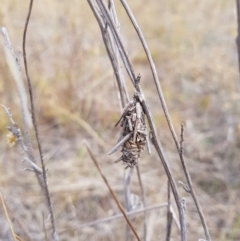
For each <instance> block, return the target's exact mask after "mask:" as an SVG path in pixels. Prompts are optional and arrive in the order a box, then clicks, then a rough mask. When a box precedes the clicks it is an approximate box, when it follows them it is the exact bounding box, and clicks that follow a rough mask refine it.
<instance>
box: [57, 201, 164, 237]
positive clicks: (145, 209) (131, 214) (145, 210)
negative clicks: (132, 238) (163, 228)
mask: <svg viewBox="0 0 240 241" xmlns="http://www.w3.org/2000/svg"><path fill="white" fill-rule="evenodd" d="M167 205H168V204H167V203H163V204H160V205H159V204H157V205H152V206H149V207H146V208H143V209H137V210H133V211H130V212H126V215H127V216H128V217H131V216H134V215H136V214H139V213H142V212H147V211H151V210H154V209H158V208H162V207H167ZM122 217H124V216H123V214H122V213H119V214H117V215H114V216H111V217H108V218H103V219H99V220H95V221H93V222H89V223H85V224H82V225H77V226H75V227H72V228H68V229H65V230H63V231H61V232H60V234H63V233H66V232H69V231H74V230H77V229H81V228H84V227H90V226H95V225H99V224H101V223H105V222H109V221H112V220H116V219H119V218H122Z"/></svg>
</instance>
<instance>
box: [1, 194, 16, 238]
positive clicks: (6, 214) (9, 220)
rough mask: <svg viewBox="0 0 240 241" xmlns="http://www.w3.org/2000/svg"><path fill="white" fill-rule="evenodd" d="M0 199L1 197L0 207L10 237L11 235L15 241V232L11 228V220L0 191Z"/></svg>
mask: <svg viewBox="0 0 240 241" xmlns="http://www.w3.org/2000/svg"><path fill="white" fill-rule="evenodd" d="M0 199H1V203H2V207H3V210H4V213H5V216H6V219H7V222H8V225H9V228H10V231H11V234H12V237H13V239H14V241H17V239H16V234H15V232H14V230H13V226H12V222H11V219H10V218H9V215H8V211H7V208H6V205H5V202H4V199H3V196H2V193H1V192H0Z"/></svg>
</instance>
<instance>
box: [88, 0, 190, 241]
mask: <svg viewBox="0 0 240 241" xmlns="http://www.w3.org/2000/svg"><path fill="white" fill-rule="evenodd" d="M96 1H97V4H98V7H99V9H97V8H96V5H94V4H93V1H92V0H88V3H89V5H90V7H91V9H92V10H93V13H94V15H95V17H96V19H97V21H98V24H99V27H100V28H101V29H102V28H103V25H102V22H107V23H108V25H109V27H110V29H111V31H112V34H113V36H114V39H115V41H116V45H117V47H118V48H119V52H120V53H121V58H122V61H123V63H124V65H125V67H126V70H127V73H128V74H129V77H130V79H131V80H132V83H133V85H134V86H135V88H136V90H137V92H138V93H139V96H141V99H142V103H141V104H142V106H143V109H144V112H145V114H146V116H147V119H148V123H149V127H150V132H151V135H152V142H153V145H154V146H155V149H156V151H157V153H158V155H159V158H160V160H161V161H162V165H163V167H164V169H165V172H166V174H167V176H168V179H169V182H170V185H171V188H172V191H173V195H174V198H175V201H176V204H177V208H178V212H179V218H180V226H181V240H182V241H185V240H186V236H185V233H184V230H183V225H184V220H183V213H182V208H181V203H180V199H179V195H178V191H177V187H176V184H175V180H174V178H173V175H172V173H171V170H170V168H169V166H168V162H167V159H166V157H165V154H164V152H163V149H162V146H161V144H160V142H159V140H158V137H157V131H156V127H155V124H154V121H153V118H152V113H151V111H150V108H149V107H148V104H147V103H146V100H145V98H144V94H143V91H142V89H141V88H140V85H139V81H138V80H137V78H136V77H135V74H134V71H133V67H132V64H131V61H130V59H129V58H128V55H127V53H126V50H125V48H124V46H123V43H122V41H121V38H120V36H119V34H118V33H117V31H116V29H115V26H114V24H113V22H112V19H111V17H110V15H109V12H108V10H107V9H106V7H105V5H104V4H103V2H102V1H101V0H96ZM99 10H100V11H101V14H100V15H99ZM101 17H102V18H103V20H101Z"/></svg>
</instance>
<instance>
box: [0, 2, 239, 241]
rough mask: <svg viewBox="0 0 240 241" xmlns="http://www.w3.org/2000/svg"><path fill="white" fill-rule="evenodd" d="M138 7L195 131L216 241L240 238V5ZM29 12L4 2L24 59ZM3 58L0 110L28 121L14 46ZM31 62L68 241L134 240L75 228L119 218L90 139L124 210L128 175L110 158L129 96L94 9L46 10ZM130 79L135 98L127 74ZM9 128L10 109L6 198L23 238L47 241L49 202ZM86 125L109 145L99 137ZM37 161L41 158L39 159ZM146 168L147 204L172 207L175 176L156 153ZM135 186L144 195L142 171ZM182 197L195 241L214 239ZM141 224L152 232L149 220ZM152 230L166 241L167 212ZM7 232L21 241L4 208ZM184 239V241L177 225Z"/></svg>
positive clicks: (165, 139) (2, 121)
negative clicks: (122, 103) (11, 58)
mask: <svg viewBox="0 0 240 241" xmlns="http://www.w3.org/2000/svg"><path fill="white" fill-rule="evenodd" d="M129 5H130V7H131V8H132V11H133V13H134V15H135V17H136V19H137V21H138V23H139V25H140V27H141V29H142V31H143V33H144V35H145V38H146V40H147V42H148V45H149V48H150V50H151V53H152V56H153V59H154V61H155V64H156V67H157V71H158V74H159V78H160V82H161V85H162V88H163V92H164V95H165V98H166V102H167V105H168V107H169V110H170V114H171V117H172V119H173V124H174V126H175V128H176V130H177V133H178V135H179V132H180V125H181V123H182V122H184V123H185V127H186V131H185V142H184V144H185V156H186V160H187V165H188V168H189V172H190V174H191V177H192V179H193V182H194V186H195V189H196V192H197V194H198V197H199V200H200V202H201V204H202V208H203V211H204V213H205V216H206V220H207V223H208V226H209V229H210V233H211V236H212V240H219V241H220V240H221V241H225V240H229V241H230V240H240V208H239V198H240V189H239V184H240V161H239V154H240V151H239V146H240V107H239V106H240V105H239V101H240V95H239V90H240V86H239V83H240V82H239V73H238V65H237V50H236V44H235V37H236V35H237V33H236V29H237V26H236V10H235V2H234V1H229V0H201V1H197V0H185V1H174V0H162V1H153V0H150V1H143V0H138V1H136V0H135V1H133V0H131V1H129ZM116 8H117V13H118V16H119V21H120V23H121V34H122V37H123V41H124V44H125V45H126V48H127V50H128V53H129V56H130V58H131V59H132V61H133V64H134V67H135V72H136V73H141V75H142V86H143V89H144V91H145V94H146V98H147V99H148V100H149V102H150V106H151V110H152V111H153V113H154V118H155V121H156V125H157V129H158V133H159V137H160V140H161V142H162V145H163V147H164V150H165V152H166V154H167V158H168V160H169V163H170V165H171V169H172V171H173V173H174V177H175V179H176V180H177V181H178V180H181V181H183V182H184V181H185V180H184V176H183V172H182V169H181V166H180V161H179V159H178V156H177V153H176V151H175V147H174V143H173V141H172V138H171V136H170V134H169V130H168V127H167V123H166V120H165V118H164V115H163V112H162V109H161V105H160V103H159V100H158V98H157V93H156V90H155V86H154V83H153V79H152V75H151V72H150V68H149V66H148V62H147V60H146V57H145V55H144V52H143V50H142V47H141V45H140V44H139V41H138V39H137V36H136V34H135V32H134V30H133V28H132V26H131V24H130V21H129V20H128V18H127V16H126V14H125V13H124V11H123V9H122V7H121V5H120V4H119V3H118V2H117V3H116ZM27 9H28V1H16V0H3V1H2V2H1V6H0V25H1V27H2V26H4V27H6V28H7V30H8V33H9V36H10V39H11V41H12V44H13V47H14V49H15V50H16V51H17V50H18V49H20V50H21V45H22V34H23V28H24V23H25V18H26V14H27ZM1 43H3V41H2V42H1ZM0 56H1V57H0V103H2V104H4V105H6V106H8V107H10V108H11V109H12V112H13V115H14V118H15V120H16V121H17V122H18V123H19V124H21V113H20V107H19V98H18V95H17V90H16V86H15V82H14V81H13V78H12V75H11V73H10V71H9V68H8V66H7V64H6V60H5V57H4V53H3V48H0ZM27 57H28V62H29V72H30V75H31V78H32V82H33V90H34V99H35V105H36V114H37V120H38V123H39V129H40V139H41V143H42V146H43V150H44V157H45V161H46V166H47V169H48V176H49V188H50V192H51V197H52V200H53V205H54V212H55V214H56V222H57V226H58V230H59V232H60V240H81V241H82V240H124V236H125V221H124V220H123V219H119V220H115V221H112V222H108V223H103V224H100V225H98V226H94V227H85V228H82V229H76V230H71V227H73V226H75V225H80V224H83V223H86V222H89V221H92V220H97V219H100V218H104V217H108V216H111V215H113V214H117V213H119V210H118V208H117V206H116V204H115V203H114V201H113V200H112V198H111V196H110V194H109V192H108V190H107V188H106V187H105V185H104V183H103V181H102V180H101V178H100V176H99V174H98V173H97V171H96V169H95V167H94V166H93V164H92V161H91V159H90V158H89V155H88V154H87V152H86V149H85V146H84V142H83V141H84V139H87V140H88V142H89V143H90V145H91V148H92V151H93V153H94V154H95V156H96V157H97V159H98V161H99V162H100V164H101V167H102V169H103V171H104V173H105V175H106V177H107V178H108V180H109V182H110V184H111V186H112V187H113V189H114V190H115V191H116V192H117V194H118V197H119V199H120V200H121V201H122V203H124V197H123V181H122V176H123V173H124V167H123V166H122V165H121V164H114V163H113V161H114V160H115V159H117V157H118V156H119V153H117V154H114V155H112V156H108V155H107V154H106V153H107V151H108V150H109V149H110V148H111V147H112V146H113V145H114V143H116V140H117V138H118V133H119V129H118V128H115V127H114V124H115V122H116V121H117V119H118V117H119V115H120V110H119V101H118V98H116V96H117V87H116V84H115V80H114V76H113V71H112V69H111V65H110V62H109V60H108V57H107V54H106V51H105V48H104V46H103V43H102V39H101V35H100V31H99V28H98V25H97V23H96V21H95V18H94V16H93V14H92V13H91V11H90V8H89V6H88V4H87V1H76V0H72V1H64V0H52V1H47V0H42V1H35V2H34V6H33V12H32V18H31V20H30V24H29V30H28V35H27ZM22 62H23V61H22ZM23 76H24V78H25V74H24V75H23ZM126 82H127V85H128V88H129V93H130V95H132V87H131V83H130V81H129V79H128V78H127V76H126ZM7 123H8V120H7V118H6V116H5V114H4V111H3V110H2V111H0V132H1V137H2V138H1V139H0V148H1V152H0V186H1V192H2V193H3V196H4V198H5V202H6V204H7V207H8V211H9V215H10V218H11V220H12V222H13V226H14V229H15V232H16V233H18V234H19V235H20V236H21V237H22V238H24V239H25V240H28V239H29V238H30V240H43V238H44V233H43V217H42V214H43V213H44V215H45V216H44V217H45V219H46V221H45V222H46V226H47V228H49V227H50V221H49V220H48V219H47V215H48V214H47V212H46V207H45V203H44V198H43V196H42V194H41V192H40V188H39V186H38V185H37V181H36V178H35V176H34V174H33V173H30V172H26V171H23V169H24V168H26V164H25V163H22V159H23V156H22V153H21V150H20V148H19V146H17V145H16V146H14V147H9V146H8V145H7V144H6V138H5V136H6V134H7V131H6V126H7ZM86 125H88V126H90V127H91V128H92V129H93V130H94V131H95V132H96V133H97V134H98V135H99V137H100V139H98V140H97V139H96V138H93V137H92V136H91V135H90V134H89V131H88V130H87V128H86ZM32 139H33V140H34V135H32ZM101 143H103V144H101ZM35 153H36V156H37V153H38V152H37V150H36V152H35ZM140 169H141V173H142V178H143V183H144V186H145V188H146V202H147V205H148V206H149V205H153V204H161V203H164V202H166V201H167V182H166V181H167V179H166V176H165V173H164V170H163V168H162V166H161V163H160V162H159V161H158V158H157V155H156V153H155V152H154V151H153V154H152V155H151V156H149V155H148V154H147V153H144V155H143V157H142V159H141V161H140ZM130 189H131V192H132V193H134V194H136V195H140V188H139V185H138V181H137V174H136V172H134V173H133V177H132V181H131V184H130ZM179 189H180V195H181V196H182V197H185V199H186V201H187V229H188V237H189V240H198V238H204V236H203V231H202V228H201V225H200V221H199V217H198V214H197V212H196V209H195V206H194V204H193V202H192V199H191V197H190V196H189V195H188V194H187V193H186V192H184V191H183V190H181V187H180V185H179ZM131 220H132V221H133V224H134V226H135V227H136V229H137V231H138V233H139V234H140V235H142V215H141V214H139V215H137V216H134V218H132V219H131ZM147 223H148V233H149V237H148V238H149V239H148V240H152V241H153V240H164V238H165V226H166V210H165V209H164V208H163V209H159V210H154V211H150V212H148V214H147ZM0 227H1V228H0V240H1V241H2V240H12V239H11V235H10V232H9V227H8V224H7V221H6V219H5V216H4V213H3V210H2V208H1V207H0ZM64 230H65V232H63V231H64ZM131 238H132V240H134V237H131ZM172 240H180V235H179V233H178V231H177V228H176V225H173V234H172Z"/></svg>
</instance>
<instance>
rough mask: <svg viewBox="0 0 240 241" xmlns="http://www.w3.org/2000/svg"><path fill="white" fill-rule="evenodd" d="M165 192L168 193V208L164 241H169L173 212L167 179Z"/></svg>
mask: <svg viewBox="0 0 240 241" xmlns="http://www.w3.org/2000/svg"><path fill="white" fill-rule="evenodd" d="M167 194H168V208H167V227H166V239H165V240H166V241H170V238H171V230H172V219H173V214H172V212H171V187H170V183H169V181H168V182H167Z"/></svg>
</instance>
